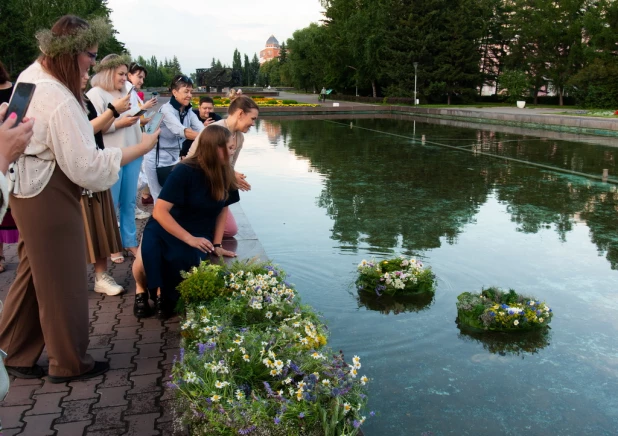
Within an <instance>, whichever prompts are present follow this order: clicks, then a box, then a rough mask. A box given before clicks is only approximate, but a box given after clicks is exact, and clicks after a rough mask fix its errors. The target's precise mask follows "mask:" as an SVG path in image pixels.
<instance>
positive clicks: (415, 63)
mask: <svg viewBox="0 0 618 436" xmlns="http://www.w3.org/2000/svg"><path fill="white" fill-rule="evenodd" d="M413 65H414V106H416V69H417V68H418V62H414V64H413Z"/></svg>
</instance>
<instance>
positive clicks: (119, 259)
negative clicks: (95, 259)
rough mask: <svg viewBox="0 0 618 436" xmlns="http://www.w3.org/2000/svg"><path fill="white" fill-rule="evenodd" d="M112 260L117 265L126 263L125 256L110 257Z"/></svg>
mask: <svg viewBox="0 0 618 436" xmlns="http://www.w3.org/2000/svg"><path fill="white" fill-rule="evenodd" d="M110 259H111V260H112V262H114V263H115V264H117V265H120V264H121V263H124V256H123V255H122V254H121V255H119V256H110Z"/></svg>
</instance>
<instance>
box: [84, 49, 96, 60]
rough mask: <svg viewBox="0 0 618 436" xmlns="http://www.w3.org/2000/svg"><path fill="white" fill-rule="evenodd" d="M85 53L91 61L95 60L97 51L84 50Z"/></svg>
mask: <svg viewBox="0 0 618 436" xmlns="http://www.w3.org/2000/svg"><path fill="white" fill-rule="evenodd" d="M85 53H86V54H87V55H88V57H89V58H90V59H92V61H93V62H94V61H96V60H97V53H92V52H90V51H85Z"/></svg>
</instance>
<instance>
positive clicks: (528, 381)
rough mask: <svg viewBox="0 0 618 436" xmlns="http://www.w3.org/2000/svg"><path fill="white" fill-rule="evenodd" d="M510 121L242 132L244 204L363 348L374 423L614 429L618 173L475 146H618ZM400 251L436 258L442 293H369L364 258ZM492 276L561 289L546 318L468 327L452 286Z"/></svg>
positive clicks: (400, 428)
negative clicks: (508, 125) (516, 333)
mask: <svg viewBox="0 0 618 436" xmlns="http://www.w3.org/2000/svg"><path fill="white" fill-rule="evenodd" d="M350 123H352V127H351V125H350ZM511 130H512V131H508V132H499V131H495V130H494V131H491V130H481V129H480V127H478V126H473V128H464V127H449V126H446V125H440V124H436V122H435V121H433V122H422V121H420V120H418V121H416V122H414V121H412V120H397V119H337V120H332V119H331V120H320V119H315V120H298V121H294V120H286V119H280V120H260V123H259V125H258V126H257V128H256V129H252V131H251V132H250V133H249V134H247V137H246V140H245V144H246V145H245V148H244V149H243V152H242V153H241V156H240V159H239V162H238V166H237V169H238V170H240V171H242V172H244V173H245V174H246V175H247V178H248V180H249V182H250V183H251V184H252V187H253V189H252V191H251V192H249V193H245V194H243V195H242V201H241V204H242V207H243V209H244V211H245V212H246V214H247V216H248V218H249V220H250V222H251V224H252V226H253V228H254V230H255V232H256V233H257V235H258V237H259V238H260V241H261V242H262V245H263V246H264V248H265V250H266V253H267V255H268V256H269V257H270V258H271V259H273V260H274V261H275V262H276V263H278V264H279V265H280V266H281V267H282V268H283V269H284V270H285V271H287V272H288V273H289V274H290V276H291V277H290V280H289V281H291V282H293V283H294V284H295V285H296V287H297V289H298V291H299V293H300V295H301V297H302V299H303V301H304V302H306V303H309V304H311V305H313V306H314V307H315V308H316V309H317V310H318V311H320V312H321V313H323V315H324V316H325V318H326V322H327V323H328V325H329V327H330V331H331V338H330V345H331V346H332V347H333V348H334V349H335V350H338V349H343V350H344V351H345V352H346V353H347V356H348V358H349V359H351V357H352V355H354V354H357V355H359V356H360V357H361V359H362V365H363V366H362V370H361V371H360V372H361V374H365V375H367V376H368V377H370V378H371V379H372V382H371V384H370V385H369V395H370V403H369V410H374V411H375V412H376V416H375V417H373V418H370V419H368V420H367V423H366V425H365V426H364V430H365V433H366V434H367V435H380V436H381V435H446V434H455V435H497V434H508V435H520V434H531V435H554V434H555V435H605V434H607V435H609V434H613V435H615V434H618V271H617V270H616V269H617V268H618V192H617V189H616V186H615V185H612V184H607V183H602V182H599V181H594V180H590V179H587V178H584V177H579V176H573V175H569V174H563V173H559V172H555V171H551V170H547V169H544V168H539V167H534V166H530V165H526V164H520V163H516V162H513V161H505V160H503V159H500V158H495V157H489V156H486V155H484V154H480V153H478V151H483V152H488V153H492V154H497V155H503V156H507V157H515V158H518V159H523V160H529V161H533V162H539V163H543V164H546V165H552V166H555V167H559V168H564V169H570V170H576V171H581V172H587V173H590V174H595V175H600V174H601V172H602V169H604V168H607V169H609V172H610V177H612V176H613V175H614V172H615V171H614V163H615V161H616V157H618V148H612V147H610V146H608V145H603V144H607V143H611V142H612V141H607V140H602V139H599V142H598V144H594V143H591V138H590V137H588V138H587V142H577V141H570V142H569V141H562V140H557V139H551V138H547V137H546V138H543V132H542V131H538V132H536V133H535V135H537V136H530V135H528V136H524V135H521V134H517V132H516V131H513V130H514V129H511ZM423 135H424V137H425V143H424V144H423V143H422V141H421V138H422V137H423ZM438 144H442V145H438ZM444 145H450V146H457V147H461V148H462V150H455V149H453V148H448V147H445V146H444ZM465 149H468V150H469V151H466V150H465ZM475 151H476V152H475ZM399 254H404V255H406V256H417V257H418V258H420V259H422V260H423V262H424V263H425V264H426V265H430V266H431V267H432V269H433V271H434V272H435V273H436V275H437V277H438V286H437V291H436V295H435V298H433V299H427V298H425V299H420V300H419V299H416V300H412V301H399V302H393V301H388V300H383V299H380V298H377V297H376V298H363V299H362V300H360V299H359V298H358V295H357V293H356V291H355V289H354V280H355V278H356V266H357V265H358V263H359V262H360V261H361V260H362V259H370V258H372V257H374V258H378V259H382V258H386V257H392V256H394V255H399ZM492 285H496V286H499V287H503V288H509V287H511V288H513V289H515V290H517V291H518V292H521V293H524V294H529V295H532V296H536V297H537V298H539V299H542V300H544V301H546V302H547V303H548V304H549V305H551V307H552V308H553V310H554V314H555V316H554V319H553V320H552V324H551V326H552V329H551V331H550V332H549V334H548V335H537V336H532V337H529V336H528V337H525V338H524V339H521V340H519V341H505V340H503V338H501V337H500V336H495V335H493V336H487V335H484V334H480V335H479V334H473V333H470V332H466V331H461V330H460V329H459V328H458V326H457V324H456V317H457V311H456V307H455V302H456V297H457V295H458V294H460V293H461V292H464V291H479V290H481V289H482V288H483V287H489V286H492Z"/></svg>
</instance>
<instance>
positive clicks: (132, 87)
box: [127, 85, 135, 95]
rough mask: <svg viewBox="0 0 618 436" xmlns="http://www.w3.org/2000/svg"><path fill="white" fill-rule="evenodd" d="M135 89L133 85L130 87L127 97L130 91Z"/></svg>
mask: <svg viewBox="0 0 618 436" xmlns="http://www.w3.org/2000/svg"><path fill="white" fill-rule="evenodd" d="M134 89H135V85H131V88H130V89H129V92H127V95H129V94H131V91H133V90H134Z"/></svg>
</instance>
